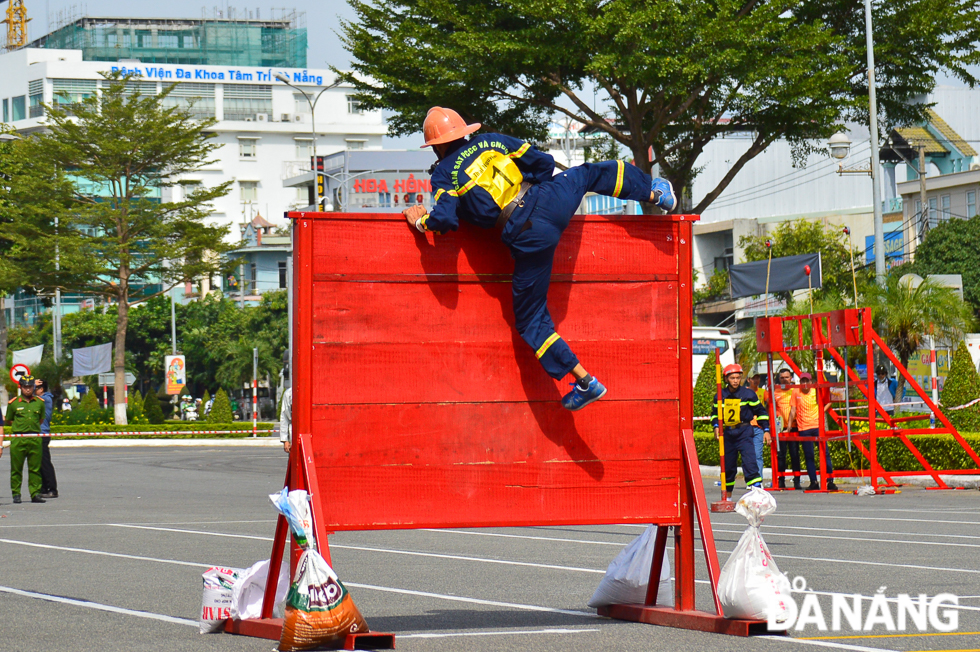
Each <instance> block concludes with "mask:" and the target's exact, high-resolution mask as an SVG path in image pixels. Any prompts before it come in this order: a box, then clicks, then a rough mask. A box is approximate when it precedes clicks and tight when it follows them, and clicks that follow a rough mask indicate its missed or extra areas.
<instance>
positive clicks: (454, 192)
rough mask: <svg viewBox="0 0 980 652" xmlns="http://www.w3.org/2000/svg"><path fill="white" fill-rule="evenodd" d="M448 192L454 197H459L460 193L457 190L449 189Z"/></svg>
mask: <svg viewBox="0 0 980 652" xmlns="http://www.w3.org/2000/svg"><path fill="white" fill-rule="evenodd" d="M446 194H447V195H450V196H452V197H459V193H458V192H456V191H455V190H447V191H446Z"/></svg>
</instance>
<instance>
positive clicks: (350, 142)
mask: <svg viewBox="0 0 980 652" xmlns="http://www.w3.org/2000/svg"><path fill="white" fill-rule="evenodd" d="M364 142H365V141H363V140H360V139H357V138H349V139H347V149H364Z"/></svg>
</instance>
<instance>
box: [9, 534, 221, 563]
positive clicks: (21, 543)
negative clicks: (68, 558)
mask: <svg viewBox="0 0 980 652" xmlns="http://www.w3.org/2000/svg"><path fill="white" fill-rule="evenodd" d="M0 543H9V544H12V545H15V546H29V547H31V548H45V549H47V550H62V551H64V552H83V553H85V554H88V555H102V556H104V557H119V558H121V559H134V560H136V561H155V562H158V563H161V564H177V565H178V566H193V567H195V568H211V566H213V564H195V563H194V562H189V561H176V560H173V559H158V558H156V557H140V556H138V555H123V554H120V553H118V552H105V551H103V550H88V549H86V548H68V547H66V546H52V545H49V544H46V543H31V542H29V541H14V540H13V539H0Z"/></svg>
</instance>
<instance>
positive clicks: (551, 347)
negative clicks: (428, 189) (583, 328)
mask: <svg viewBox="0 0 980 652" xmlns="http://www.w3.org/2000/svg"><path fill="white" fill-rule="evenodd" d="M480 126H481V125H480V124H479V123H474V124H469V125H468V124H466V122H465V121H464V120H463V118H462V117H460V115H459V114H458V113H456V112H455V111H453V110H452V109H445V108H442V107H438V106H436V107H433V108H431V109H429V112H428V114H427V115H426V117H425V123H424V125H423V128H422V130H423V133H424V135H425V145H423V147H432V148H433V150H434V151H435V153H436V156H437V157H438V161H437V162H436V164H435V166H433V170H432V189H433V191H434V192H435V206H434V207H433V208H432V212H431V213H426V210H425V208H424V207H422V206H421V205H418V206H412V207H411V208H407V209H405V211H403V212H404V214H405V218H406V219H407V220H408V223H409V224H410V225H411V226H413V227H415V228H416V229H418V230H419V231H421V232H423V233H425V232H435V233H438V234H442V233H445V232H446V231H455V230H456V229H457V228H458V226H459V220H460V218H462V219H464V220H466V221H467V222H470V223H471V224H474V225H476V226H479V227H483V228H486V229H491V228H494V227H496V228H500V229H502V238H501V239H502V240H503V241H504V244H506V245H507V246H508V248H509V249H510V253H511V256H512V257H513V258H514V274H513V277H512V287H513V295H514V317H515V325H516V327H517V331H518V333H520V335H521V337H522V338H523V339H524V341H525V342H527V344H528V345H529V346H530V347H531V349H532V350H533V351H534V354H535V356H536V357H537V358H538V360H539V361H540V362H541V365H542V366H543V367H544V370H545V371H546V372H547V373H548V374H549V375H550V376H551V377H552V378H555V379H557V380H561V379H562V378H564V377H565V376H566V375H568V374H569V373H571V374H572V376H574V378H575V382H574V383H571V385H572V388H573V389H572V391H571V392H569V393H568V394H566V395H565V396H564V397H563V398H562V405H563V406H564V407H565V408H567V409H569V410H573V411H574V410H581V409H582V408H584V407H585V406H587V405H589V404H590V403H592V402H594V401H598V400H599V399H600V398H602V397H603V396H605V394H606V388H605V386H604V385H603V384H602V383H600V382H599V381H598V380H597V379H596V378H595V377H594V376H592V375H591V374H589V373H588V372H587V371H586V370H585V368H584V367H583V366H582V364H581V363H580V362H579V360H578V358H577V357H576V356H575V354H574V353H572V350H571V349H570V348H569V346H568V344H567V343H565V341H564V340H563V339H562V338H561V336H560V335H558V333H557V332H555V325H554V322H553V321H552V319H551V315H550V314H549V313H548V306H547V302H548V285H549V283H550V281H551V269H552V264H553V260H554V255H555V249H556V247H557V246H558V241H559V239H560V238H561V235H562V233H563V232H564V231H565V228H566V227H567V226H568V223H569V221H570V220H571V218H572V215H574V214H575V211H576V210H577V209H578V207H579V205H580V204H581V202H582V198H583V197H584V196H585V194H586V193H588V192H594V193H598V194H601V195H608V196H611V197H619V198H621V199H632V200H636V201H644V202H651V203H653V204H655V205H657V206H658V207H659V208H661V209H662V210H664V211H666V212H670V211H672V210H674V208H676V206H677V198H676V197H675V195H674V189H673V187H672V186H671V185H670V182H669V181H667V180H665V179H652V178H651V177H650V175H648V174H645V173H643V172H642V171H640V169H639V168H637V167H635V166H633V165H627V164H625V163H624V162H623V161H606V162H604V163H586V164H584V165H579V166H576V167H573V168H569V169H568V170H566V171H565V172H562V173H560V174H558V175H555V160H554V159H553V158H552V157H551V156H549V155H548V154H545V153H544V152H541V151H538V150H537V149H536V148H535V147H533V146H532V145H531V144H530V143H526V142H524V141H521V140H518V139H516V138H511V137H510V136H504V135H503V134H495V133H489V134H482V135H479V136H474V137H472V138H470V139H466V136H468V135H469V134H472V133H473V132H475V131H476V130H478V129H479V128H480Z"/></svg>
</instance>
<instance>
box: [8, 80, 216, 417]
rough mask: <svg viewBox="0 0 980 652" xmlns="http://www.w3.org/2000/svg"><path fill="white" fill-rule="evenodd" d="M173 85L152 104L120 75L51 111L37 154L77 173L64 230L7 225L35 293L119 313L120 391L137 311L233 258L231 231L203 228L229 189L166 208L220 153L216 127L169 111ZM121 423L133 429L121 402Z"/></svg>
mask: <svg viewBox="0 0 980 652" xmlns="http://www.w3.org/2000/svg"><path fill="white" fill-rule="evenodd" d="M174 86H175V85H171V86H168V87H167V88H165V89H164V91H163V92H162V93H160V94H159V95H156V94H151V95H146V96H144V95H142V94H141V93H140V92H139V91H138V90H136V89H134V88H133V87H132V85H131V82H130V81H129V79H128V78H127V77H123V76H122V75H120V74H118V73H113V74H110V75H106V81H105V82H104V83H103V84H102V89H101V92H100V93H98V94H95V95H93V96H92V97H89V98H86V99H84V100H82V101H81V102H78V103H75V104H71V105H66V104H58V103H55V104H53V105H51V106H45V110H46V112H47V121H46V126H47V130H46V131H45V132H43V133H39V134H37V135H34V136H32V137H31V139H30V140H31V141H32V143H31V144H30V149H31V151H32V152H33V154H34V155H35V156H36V157H37V160H39V161H41V162H43V163H44V164H45V165H46V166H48V167H51V168H54V169H58V170H70V181H71V184H70V185H71V188H70V192H69V193H67V194H66V198H67V199H70V201H71V202H72V208H71V210H69V211H67V212H64V213H62V214H61V216H60V217H61V223H60V229H59V230H56V229H54V228H53V226H52V225H50V224H47V223H43V222H42V223H34V222H29V221H27V218H25V217H23V216H19V215H17V214H16V212H15V217H14V220H13V223H14V225H15V226H16V227H17V228H19V229H20V231H19V232H18V233H16V234H13V231H14V229H6V228H4V227H5V226H6V225H3V224H0V231H3V232H6V233H11V234H12V236H11V237H13V235H16V237H18V238H20V239H19V240H18V242H20V243H23V242H25V241H30V242H31V247H32V249H31V250H30V251H26V250H25V251H24V252H23V253H24V255H23V256H22V257H20V258H19V259H18V260H17V262H18V264H19V265H20V267H21V269H25V270H28V269H32V268H31V263H37V266H36V269H33V270H32V271H33V272H34V273H32V274H31V275H30V276H28V277H27V279H26V280H28V281H29V282H30V284H32V285H35V286H41V287H53V286H55V285H60V286H61V287H62V288H64V289H66V290H69V291H73V292H79V293H82V294H86V295H95V296H99V297H103V298H104V299H105V300H106V301H111V302H113V303H115V304H116V308H117V309H116V324H115V326H116V328H115V333H114V347H113V348H114V356H115V359H114V368H115V374H116V386H117V387H118V386H122V384H123V375H124V373H125V363H126V334H127V331H128V328H129V312H130V304H131V303H132V302H133V301H139V300H144V299H146V298H148V297H150V296H153V295H155V294H159V293H162V292H164V291H165V290H166V289H168V288H169V287H171V286H172V285H173V284H175V283H177V282H180V281H183V280H185V279H194V278H198V277H200V276H208V275H211V274H214V273H218V272H220V271H221V267H220V265H219V264H218V262H217V261H218V259H219V256H220V254H221V253H223V252H226V251H228V250H230V247H229V245H227V244H225V242H224V237H225V236H226V235H227V233H228V227H218V226H209V225H207V224H205V223H204V220H205V218H206V217H208V215H209V214H210V212H211V209H210V202H211V201H213V200H214V199H217V198H218V197H221V196H223V195H225V194H226V193H227V192H228V188H229V186H230V185H231V182H230V181H228V182H225V183H223V184H220V185H218V186H215V187H210V188H208V187H204V186H199V187H198V188H197V189H195V190H193V191H192V192H190V193H188V194H187V196H186V197H185V198H184V199H182V200H180V201H164V200H163V191H164V190H165V189H166V188H168V187H169V186H172V185H174V184H175V183H176V182H177V179H178V178H179V177H180V176H181V175H185V174H187V173H190V172H194V171H195V170H198V169H199V168H200V167H201V166H202V165H204V164H205V163H206V162H207V161H208V159H209V158H210V156H211V154H212V152H213V151H214V150H215V149H216V148H217V147H218V144H217V143H215V142H213V141H212V140H211V138H212V137H213V133H211V132H210V128H211V127H212V126H213V125H214V124H215V120H213V119H209V120H204V121H196V120H195V119H194V118H193V117H192V115H191V114H190V112H189V111H188V110H187V109H184V108H180V107H169V108H168V107H167V106H165V101H166V97H167V96H168V95H169V94H170V92H171V91H172V90H173V88H174ZM17 183H18V181H17V180H16V178H15V179H14V180H12V182H11V184H12V185H16V184H17ZM0 237H3V236H2V235H0ZM24 246H26V245H24ZM56 246H60V258H61V261H60V263H61V271H60V272H59V273H57V274H54V273H53V272H51V271H50V266H51V265H50V258H51V255H50V252H52V251H54V249H55V247H56ZM42 262H43V265H42ZM42 272H44V273H42ZM115 417H116V423H118V424H125V423H126V406H125V404H124V403H123V402H122V397H121V395H120V396H117V397H116V401H115Z"/></svg>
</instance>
